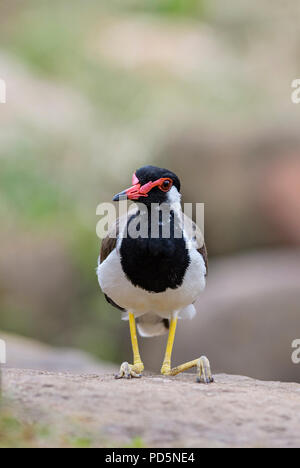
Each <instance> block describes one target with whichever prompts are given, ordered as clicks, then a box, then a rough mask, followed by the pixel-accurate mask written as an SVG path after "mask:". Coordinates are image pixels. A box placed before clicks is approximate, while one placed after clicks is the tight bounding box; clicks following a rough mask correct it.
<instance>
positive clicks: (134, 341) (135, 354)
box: [129, 313, 144, 374]
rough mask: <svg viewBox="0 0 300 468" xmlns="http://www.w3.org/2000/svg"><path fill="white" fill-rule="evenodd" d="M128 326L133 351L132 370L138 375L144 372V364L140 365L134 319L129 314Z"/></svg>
mask: <svg viewBox="0 0 300 468" xmlns="http://www.w3.org/2000/svg"><path fill="white" fill-rule="evenodd" d="M129 326H130V336H131V344H132V351H133V366H134V370H135V371H136V372H137V373H138V374H140V373H141V372H143V370H144V364H143V363H142V359H141V356H140V351H139V344H138V340H137V334H136V326H135V318H134V315H133V314H132V313H129Z"/></svg>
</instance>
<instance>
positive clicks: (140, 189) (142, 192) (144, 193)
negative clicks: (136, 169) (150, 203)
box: [125, 174, 173, 200]
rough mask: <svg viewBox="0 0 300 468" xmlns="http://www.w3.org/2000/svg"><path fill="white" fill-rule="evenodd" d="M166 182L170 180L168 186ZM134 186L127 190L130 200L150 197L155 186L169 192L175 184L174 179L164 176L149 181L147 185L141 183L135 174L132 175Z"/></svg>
mask: <svg viewBox="0 0 300 468" xmlns="http://www.w3.org/2000/svg"><path fill="white" fill-rule="evenodd" d="M165 182H169V184H168V186H167V187H165V186H164V185H165ZM132 183H133V186H132V187H130V188H129V189H127V190H125V193H126V195H127V198H128V199H129V200H138V199H139V198H141V197H148V196H149V195H148V194H149V192H151V190H152V189H153V188H155V187H158V188H159V189H160V190H162V191H163V192H168V191H169V190H170V189H171V188H172V185H173V181H172V179H169V178H168V177H162V178H161V179H158V180H156V181H155V182H148V183H147V184H145V185H141V184H140V181H139V179H138V178H137V176H136V174H133V177H132Z"/></svg>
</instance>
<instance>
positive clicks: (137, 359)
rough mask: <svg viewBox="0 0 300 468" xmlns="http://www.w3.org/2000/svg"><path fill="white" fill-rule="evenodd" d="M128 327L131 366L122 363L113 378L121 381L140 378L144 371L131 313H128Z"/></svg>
mask: <svg viewBox="0 0 300 468" xmlns="http://www.w3.org/2000/svg"><path fill="white" fill-rule="evenodd" d="M129 327H130V337H131V344H132V351H133V364H128V362H123V364H122V365H121V368H120V372H119V373H118V374H117V375H116V376H115V377H116V379H121V378H122V377H126V378H127V379H130V378H131V377H141V374H142V372H143V370H144V364H143V363H142V360H141V356H140V351H139V344H138V339H137V334H136V326H135V318H134V315H133V314H132V313H131V312H130V313H129Z"/></svg>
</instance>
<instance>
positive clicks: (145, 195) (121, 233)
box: [97, 166, 213, 383]
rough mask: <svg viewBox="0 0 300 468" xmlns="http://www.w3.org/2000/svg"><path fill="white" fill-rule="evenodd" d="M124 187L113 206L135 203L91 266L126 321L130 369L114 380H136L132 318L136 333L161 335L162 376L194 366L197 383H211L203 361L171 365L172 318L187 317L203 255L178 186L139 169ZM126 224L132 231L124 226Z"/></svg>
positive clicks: (202, 272) (202, 273)
mask: <svg viewBox="0 0 300 468" xmlns="http://www.w3.org/2000/svg"><path fill="white" fill-rule="evenodd" d="M132 182H133V186H132V187H131V188H129V189H127V190H125V191H124V192H121V193H119V194H118V195H116V196H115V197H114V201H119V200H121V199H123V198H126V199H129V200H134V201H135V202H136V204H135V205H134V207H133V209H132V210H130V211H129V212H128V214H127V215H126V216H123V217H122V218H119V219H118V221H117V225H116V226H113V227H112V228H113V229H112V232H115V233H116V235H114V236H111V235H110V234H109V235H108V236H107V237H106V238H105V239H104V240H103V242H102V247H101V253H100V257H99V262H98V269H97V275H98V279H99V284H100V286H101V288H102V290H103V292H104V294H105V296H106V299H107V300H108V302H109V303H110V304H111V305H113V306H114V307H116V308H118V309H120V310H121V311H122V312H123V314H124V318H126V319H128V320H129V324H130V333H131V341H132V348H133V364H128V363H127V362H124V363H123V364H122V365H121V368H120V372H119V374H118V375H116V378H121V377H127V378H130V377H140V376H141V373H142V371H143V370H144V365H143V363H142V360H141V357H140V353H139V348H138V341H137V334H136V320H137V327H138V330H139V333H140V335H141V336H148V337H151V336H157V335H162V334H164V333H166V332H167V331H169V337H168V343H167V349H166V354H165V358H164V362H163V365H162V368H161V373H162V374H165V375H177V374H179V373H180V372H183V371H185V370H188V369H190V368H192V367H197V369H198V378H197V380H198V382H203V383H210V382H212V381H213V378H212V376H211V371H210V364H209V361H208V359H207V358H206V357H205V356H202V357H200V358H198V359H195V360H194V361H190V362H187V363H185V364H182V365H180V366H178V367H175V368H173V369H172V368H171V354H172V349H173V343H174V338H175V331H176V325H177V320H178V318H181V317H189V318H192V317H193V316H194V315H195V313H196V310H195V307H194V305H193V304H194V302H195V301H196V299H197V298H198V297H199V295H200V294H201V292H202V291H203V289H204V288H205V281H206V274H207V252H206V247H205V243H204V240H203V237H202V235H201V234H200V235H199V231H197V229H196V227H195V224H194V223H193V222H192V221H191V220H190V219H189V218H187V217H186V216H184V215H183V212H182V209H181V203H180V202H181V195H180V181H179V179H178V177H177V176H176V175H175V174H174V173H173V172H171V171H168V170H166V169H160V168H158V167H153V166H146V167H142V168H141V169H139V170H138V171H137V172H136V173H135V174H134V175H133V181H132ZM161 207H164V210H162V208H161ZM166 207H167V208H168V210H166ZM153 212H154V214H155V212H156V213H157V212H166V213H167V218H166V216H163V215H162V214H160V215H159V216H157V217H156V218H155V216H153ZM153 219H154V220H155V219H156V221H153ZM142 223H144V224H145V225H146V226H147V228H146V235H141V224H142ZM153 223H156V225H154V228H157V229H156V230H155V229H154V231H156V232H155V234H153ZM134 225H135V226H136V228H137V229H136V230H134V229H131V227H132V226H134ZM150 226H151V228H150ZM164 227H167V228H168V229H165V230H164V229H163V228H164ZM139 229H140V231H139ZM178 230H179V231H180V235H178ZM166 232H167V235H166ZM144 234H145V232H144Z"/></svg>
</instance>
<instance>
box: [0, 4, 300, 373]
mask: <svg viewBox="0 0 300 468" xmlns="http://www.w3.org/2000/svg"><path fill="white" fill-rule="evenodd" d="M299 37H300V35H299V5H297V3H296V2H292V1H291V0H288V1H287V2H282V1H279V0H275V1H274V2H272V5H271V4H270V2H267V1H265V0H262V1H260V2H258V1H254V2H251V3H249V2H244V1H237V0H229V1H228V2H226V5H225V4H224V2H222V1H221V0H139V1H138V0H122V1H121V0H119V1H118V0H111V1H109V2H105V1H102V0H97V1H96V0H89V1H83V0H81V1H80V0H69V1H67V0H59V1H57V0H52V1H49V0H48V1H47V0H26V1H23V0H1V1H0V44H1V45H0V78H2V79H4V80H5V81H6V83H7V103H6V104H3V105H2V104H0V219H1V232H0V240H1V243H0V329H1V330H3V331H6V332H12V333H16V334H20V335H23V336H27V337H32V338H35V339H38V340H41V341H43V342H45V343H48V344H51V345H56V346H64V347H76V348H81V349H82V350H85V351H88V352H91V353H92V354H94V355H95V356H97V357H98V358H101V359H102V360H107V361H113V362H119V361H122V360H124V353H127V351H128V349H129V348H128V346H129V343H128V330H127V327H126V325H125V324H124V323H122V322H121V321H120V314H119V312H118V311H115V310H114V309H112V308H111V307H110V306H109V305H108V304H106V302H105V300H104V298H103V296H102V294H101V292H100V290H99V287H98V284H97V278H96V275H95V267H96V263H97V256H98V253H99V248H100V241H99V239H97V237H96V233H95V228H96V223H97V217H96V207H97V205H98V204H99V203H100V202H103V201H110V200H111V198H112V195H113V194H114V193H116V192H118V191H120V190H122V189H123V188H125V187H127V186H128V185H129V183H130V181H131V175H132V173H133V171H134V170H135V169H136V168H137V167H139V166H142V165H144V164H149V163H152V164H156V165H159V166H167V167H169V168H170V169H172V170H173V171H175V172H177V173H178V174H179V175H180V177H181V179H182V183H183V192H184V198H185V200H186V201H193V202H205V204H206V213H205V215H206V239H207V244H208V248H209V252H210V258H211V259H212V267H211V275H212V284H213V286H212V289H211V292H210V294H211V296H212V297H216V294H214V291H213V288H214V287H215V288H217V292H218V291H220V288H223V290H225V289H226V290H227V291H229V296H227V299H226V300H227V301H228V304H229V305H228V310H234V307H235V305H234V300H233V299H232V298H233V296H234V293H235V292H236V290H237V289H239V288H241V290H242V289H243V287H242V286H241V285H239V284H237V283H236V282H235V281H236V275H237V276H238V277H240V275H239V265H240V263H239V259H240V258H241V259H242V260H240V261H241V262H244V263H243V265H246V266H245V268H244V269H243V270H242V271H245V272H246V273H245V277H244V283H243V284H244V285H245V286H247V287H248V286H249V281H248V279H247V271H248V270H247V262H248V261H251V262H252V263H253V262H254V263H255V262H256V263H255V265H256V266H257V269H256V270H255V273H254V276H252V280H253V281H254V285H253V288H252V289H251V288H250V290H248V289H247V291H246V293H245V294H246V296H247V299H249V298H250V299H249V300H250V303H251V297H252V296H251V294H252V295H253V297H254V298H257V294H258V292H257V291H256V289H255V288H258V290H259V291H260V292H259V294H261V295H262V296H264V297H265V288H264V281H265V280H266V278H267V279H270V274H271V273H272V272H274V270H276V269H278V268H279V269H280V268H281V266H282V265H284V268H285V271H288V272H289V274H290V275H291V277H288V279H287V275H286V274H282V278H285V283H284V286H283V289H284V291H280V287H279V286H280V285H281V282H280V276H281V275H280V274H279V277H278V278H277V277H276V281H275V279H274V289H275V290H276V291H277V292H279V293H280V297H281V298H283V297H284V301H283V304H282V305H281V308H280V311H279V312H278V314H279V315H276V313H277V312H276V311H275V312H274V314H275V315H273V318H275V323H276V325H275V327H274V330H273V332H272V333H273V335H272V339H270V343H271V345H272V346H275V344H276V343H275V342H276V341H278V342H280V343H282V346H283V348H280V349H281V350H284V351H283V352H284V357H283V363H282V370H280V372H278V373H276V365H275V363H274V369H275V370H274V371H273V370H272V372H271V374H270V372H268V366H269V364H268V363H266V364H265V372H264V370H263V369H262V370H261V371H259V372H257V374H258V376H260V377H269V376H270V375H271V376H274V377H281V378H287V379H290V378H291V379H297V375H299V373H300V368H299V366H298V368H296V367H295V366H293V367H291V363H290V353H291V351H290V343H291V339H294V338H299V336H297V335H300V321H299V309H298V305H297V304H299V302H298V299H299V297H298V296H297V299H295V295H297V291H299V287H298V288H297V284H298V283H297V275H298V272H299V270H298V269H297V265H298V264H299V250H298V247H299V241H300V223H299V219H300V218H299V209H300V201H299V200H300V188H299V187H300V163H299V154H300V134H299V113H300V106H299V107H298V106H297V105H295V104H292V103H291V99H290V95H291V92H292V90H291V82H292V80H293V79H295V78H297V77H299V75H300V69H299V67H300V66H299V63H300V62H299V60H300V55H299V50H300V49H299V45H300V43H299ZM261 252H263V254H261ZM279 252H280V258H282V260H281V261H280V262H279V266H277V263H276V266H274V263H272V261H271V260H272V259H274V261H276V259H278V258H279ZM266 257H267V258H268V259H271V260H270V262H271V263H270V264H269V263H268V265H269V266H268V265H267V266H266V269H264V268H263V267H262V263H261V262H264V260H262V259H264V258H266ZM249 259H251V260H249ZM295 259H296V260H297V261H296V264H295V265H294V262H295ZM220 261H221V262H226V261H228V262H229V264H228V269H227V268H224V272H223V278H226V280H227V281H228V284H226V285H224V284H223V283H222V284H221V285H218V283H217V281H214V274H215V273H214V271H220V270H219V265H220V263H219V262H220ZM235 261H236V263H234V262H235ZM232 262H233V263H232ZM289 262H292V263H293V266H290V263H289ZM214 265H215V268H214ZM222 265H223V263H222ZM291 272H292V273H291ZM231 273H232V280H230V278H231V276H230V275H231ZM299 277H300V276H299ZM299 277H298V282H299ZM267 289H268V291H269V296H270V300H269V302H266V303H264V304H263V305H260V307H261V309H259V310H258V309H257V307H256V309H257V310H256V311H253V310H252V309H253V308H252V309H251V308H250V309H249V314H250V316H251V312H252V311H253V312H254V314H253V320H254V321H258V320H261V323H259V326H260V329H261V327H262V328H263V330H265V335H264V334H262V335H261V336H260V338H259V339H260V343H261V344H262V345H263V344H265V343H266V341H268V340H266V336H269V335H268V330H270V320H271V319H270V318H268V319H267V320H266V319H264V318H263V317H264V315H263V313H264V312H265V311H267V312H270V313H271V312H272V311H273V309H274V301H275V302H276V304H278V301H277V300H276V299H274V294H273V291H272V284H271V286H270V285H269V283H268V288H267ZM230 292H232V294H230ZM291 297H292V298H293V300H290V298H291ZM224 300H225V299H224ZM231 303H232V307H231ZM294 304H296V305H295V307H294ZM209 307H211V308H212V309H215V307H214V306H213V305H208V309H209ZM209 310H210V309H209ZM289 310H291V315H290V316H289V315H287V316H285V317H290V318H289V319H287V318H285V319H284V318H282V316H281V315H280V313H281V311H282V312H287V313H288V311H289ZM260 311H262V312H260ZM204 313H205V312H204ZM237 314H238V311H237ZM224 316H225V315H224ZM228 323H230V324H232V326H230V330H231V331H230V333H233V334H234V336H239V335H241V336H244V339H245V340H246V337H247V331H246V332H245V330H243V333H242V332H241V329H242V327H243V325H241V327H240V328H238V327H237V328H235V326H234V324H235V323H236V322H235V320H234V317H233V318H228ZM289 323H290V327H291V329H292V330H294V335H296V336H294V335H293V333H292V334H291V333H290V331H286V332H282V330H283V328H284V327H288V326H289ZM217 324H218V320H217V319H216V320H215V326H216V327H217V326H218V325H217ZM297 324H298V328H297ZM295 327H296V330H295ZM199 330H200V325H199ZM202 333H204V331H203V332H202ZM282 333H283V334H282ZM228 336H229V335H228ZM179 339H181V340H183V339H184V338H183V337H182V338H180V336H179ZM228 343H229V344H230V343H231V339H230V338H229V337H228ZM280 343H279V344H280ZM146 346H148V347H149V345H148V344H146ZM216 346H217V344H216V343H214V347H215V348H216ZM226 346H227V347H228V346H230V345H226ZM241 346H243V341H242V342H241ZM146 351H147V350H146V349H145V353H146ZM216 351H217V350H216ZM230 351H231V352H232V353H233V352H239V350H237V349H231V350H230ZM147 352H148V353H149V354H151V351H147ZM223 353H224V349H222V354H223ZM272 353H273V351H272ZM235 354H236V353H235ZM275 354H276V353H275ZM178 357H179V358H182V357H183V356H181V355H180V356H179V355H178ZM186 357H187V358H188V359H191V358H192V357H191V356H186ZM230 359H231V358H230V355H228V363H221V362H220V363H219V364H218V366H219V368H220V370H228V369H229V370H232V369H231V368H230V365H229V361H230ZM261 359H262V358H261ZM274 359H275V358H274ZM185 360H186V359H185ZM254 361H255V359H254ZM149 362H150V359H149ZM284 363H287V364H286V366H287V367H288V368H289V370H288V371H287V372H285V364H284ZM238 364H239V366H240V367H242V368H244V369H245V373H247V372H248V373H250V374H255V371H252V370H251V369H252V368H251V366H250V367H249V368H247V365H246V361H244V362H243V359H242V357H241V358H240V360H239V363H238ZM233 370H235V369H233ZM299 381H300V377H299Z"/></svg>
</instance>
